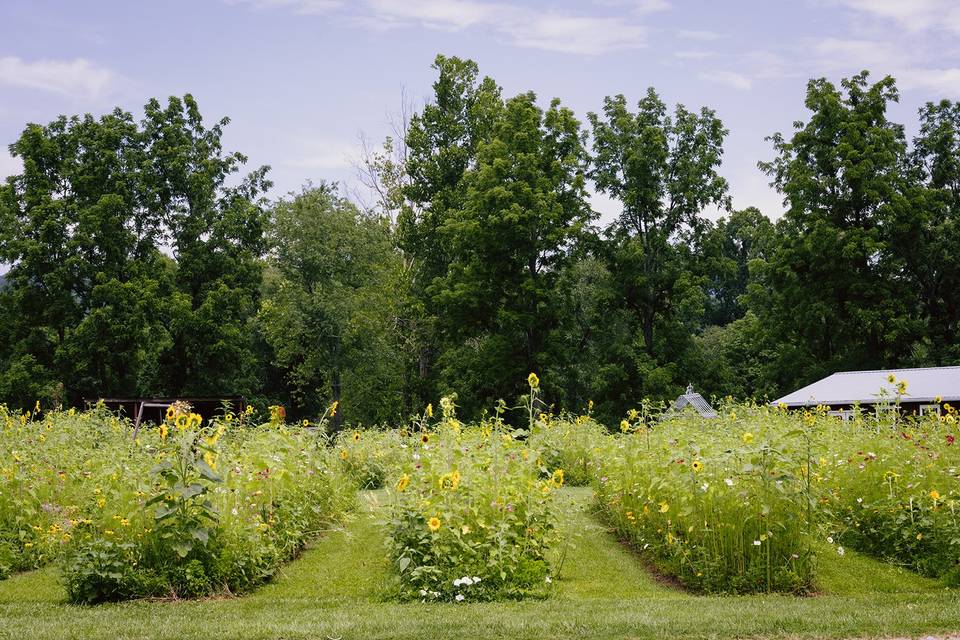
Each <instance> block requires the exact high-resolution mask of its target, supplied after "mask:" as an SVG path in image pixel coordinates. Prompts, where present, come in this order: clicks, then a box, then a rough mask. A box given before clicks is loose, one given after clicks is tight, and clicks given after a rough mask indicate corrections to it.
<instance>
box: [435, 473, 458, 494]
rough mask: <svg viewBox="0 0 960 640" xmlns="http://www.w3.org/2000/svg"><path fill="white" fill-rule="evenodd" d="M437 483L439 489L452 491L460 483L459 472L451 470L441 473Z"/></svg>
mask: <svg viewBox="0 0 960 640" xmlns="http://www.w3.org/2000/svg"><path fill="white" fill-rule="evenodd" d="M438 484H439V485H440V488H441V489H446V490H449V491H453V490H454V489H456V488H457V486H459V484H460V472H459V471H451V472H449V473H445V474H443V475H442V476H440V480H439V482H438Z"/></svg>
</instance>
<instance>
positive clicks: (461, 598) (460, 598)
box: [454, 593, 463, 602]
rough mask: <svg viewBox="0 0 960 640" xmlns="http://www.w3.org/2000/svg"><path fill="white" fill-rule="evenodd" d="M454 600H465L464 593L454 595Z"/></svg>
mask: <svg viewBox="0 0 960 640" xmlns="http://www.w3.org/2000/svg"><path fill="white" fill-rule="evenodd" d="M454 600H456V601H457V602H463V594H462V593H458V594H457V595H456V596H454Z"/></svg>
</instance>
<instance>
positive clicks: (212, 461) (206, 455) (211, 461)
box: [203, 451, 217, 469]
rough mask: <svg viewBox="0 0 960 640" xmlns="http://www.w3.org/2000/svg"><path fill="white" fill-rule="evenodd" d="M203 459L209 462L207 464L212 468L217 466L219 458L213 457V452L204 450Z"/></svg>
mask: <svg viewBox="0 0 960 640" xmlns="http://www.w3.org/2000/svg"><path fill="white" fill-rule="evenodd" d="M203 461H204V462H206V463H207V466H208V467H210V468H211V469H216V468H217V459H216V458H214V457H213V454H212V453H211V452H209V451H206V452H204V454H203Z"/></svg>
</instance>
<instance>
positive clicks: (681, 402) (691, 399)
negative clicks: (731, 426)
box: [673, 385, 717, 418]
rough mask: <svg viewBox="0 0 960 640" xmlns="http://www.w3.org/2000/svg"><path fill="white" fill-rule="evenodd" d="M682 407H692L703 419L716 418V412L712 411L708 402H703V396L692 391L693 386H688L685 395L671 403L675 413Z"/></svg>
mask: <svg viewBox="0 0 960 640" xmlns="http://www.w3.org/2000/svg"><path fill="white" fill-rule="evenodd" d="M684 407H693V408H694V409H696V410H697V413H699V414H700V415H701V416H703V417H704V418H716V417H717V412H716V411H714V410H713V407H711V406H710V403H709V402H707V401H706V400H704V398H703V396H701V395H700V394H699V393H697V392H695V391H694V390H693V385H688V386H687V391H686V393H684V394H683V395H682V396H680V397H679V398H677V399H676V401H675V402H674V403H673V408H674V410H675V411H680V410H681V409H683V408H684Z"/></svg>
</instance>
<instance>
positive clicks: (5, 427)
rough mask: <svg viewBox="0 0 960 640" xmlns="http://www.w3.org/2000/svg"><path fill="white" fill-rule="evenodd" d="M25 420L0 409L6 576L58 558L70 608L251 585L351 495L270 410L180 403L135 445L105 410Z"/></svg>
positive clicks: (310, 444)
mask: <svg viewBox="0 0 960 640" xmlns="http://www.w3.org/2000/svg"><path fill="white" fill-rule="evenodd" d="M33 417H35V416H33V415H31V414H22V415H11V414H10V413H8V412H6V411H5V410H3V411H2V412H0V422H2V424H0V456H2V460H3V462H2V465H0V574H8V573H10V572H12V571H17V570H22V569H27V568H32V567H36V566H40V565H42V564H46V563H48V562H55V563H57V564H58V565H60V567H61V569H62V573H63V576H64V580H65V582H66V586H67V591H68V593H69V596H70V598H71V600H73V601H75V602H98V601H103V600H118V599H129V598H136V597H197V596H202V595H208V594H212V593H218V592H241V591H244V590H248V589H249V588H251V587H253V586H254V585H257V584H259V583H261V582H263V581H264V580H266V579H268V578H269V577H270V576H271V575H272V574H273V572H274V571H275V570H276V568H277V567H278V566H279V565H280V564H281V563H282V562H284V561H286V560H288V559H290V558H292V557H293V556H294V555H296V554H297V553H298V552H299V550H300V549H301V548H302V547H303V545H304V544H305V543H306V541H307V540H308V539H309V538H310V537H311V536H314V535H316V533H317V532H318V531H320V530H322V529H324V528H325V527H327V526H328V525H329V524H330V523H331V522H333V521H335V520H338V519H339V518H340V517H341V516H342V515H343V514H344V513H345V511H346V510H347V509H349V508H350V506H351V505H352V503H353V500H354V499H355V492H354V491H353V488H352V487H351V486H350V485H349V480H347V478H346V476H345V474H344V473H343V469H342V467H341V464H340V461H339V460H337V459H336V458H335V456H334V454H333V453H332V451H331V450H330V449H329V447H327V446H326V443H325V441H323V440H322V439H321V440H318V438H317V437H316V436H314V435H312V434H311V433H310V432H308V431H306V430H303V429H299V428H298V429H288V428H286V427H285V426H284V425H283V424H282V421H281V418H280V416H279V415H278V414H277V413H276V412H274V414H273V416H272V419H271V420H270V422H268V423H265V424H262V425H259V426H256V425H254V424H252V418H253V416H252V415H251V414H249V413H247V414H242V415H234V414H232V413H230V412H229V411H225V412H224V413H223V414H222V415H221V416H220V417H219V418H217V419H215V420H211V421H209V422H207V423H206V424H204V422H203V420H202V419H201V418H200V416H199V415H196V414H193V413H191V412H190V411H189V407H187V406H174V407H172V408H171V410H170V411H168V413H167V419H166V420H165V421H164V423H163V424H161V425H159V426H157V427H155V428H151V429H144V430H141V432H140V434H139V436H138V437H137V439H136V440H133V439H132V438H131V434H132V431H131V428H130V424H129V422H126V421H122V420H120V419H118V418H117V417H115V416H114V415H112V414H110V413H109V412H107V411H105V410H103V409H94V410H92V411H89V412H84V413H78V412H74V411H72V410H71V411H68V412H50V413H46V414H45V415H44V416H43V418H42V419H36V420H34V419H31V418H33Z"/></svg>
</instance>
